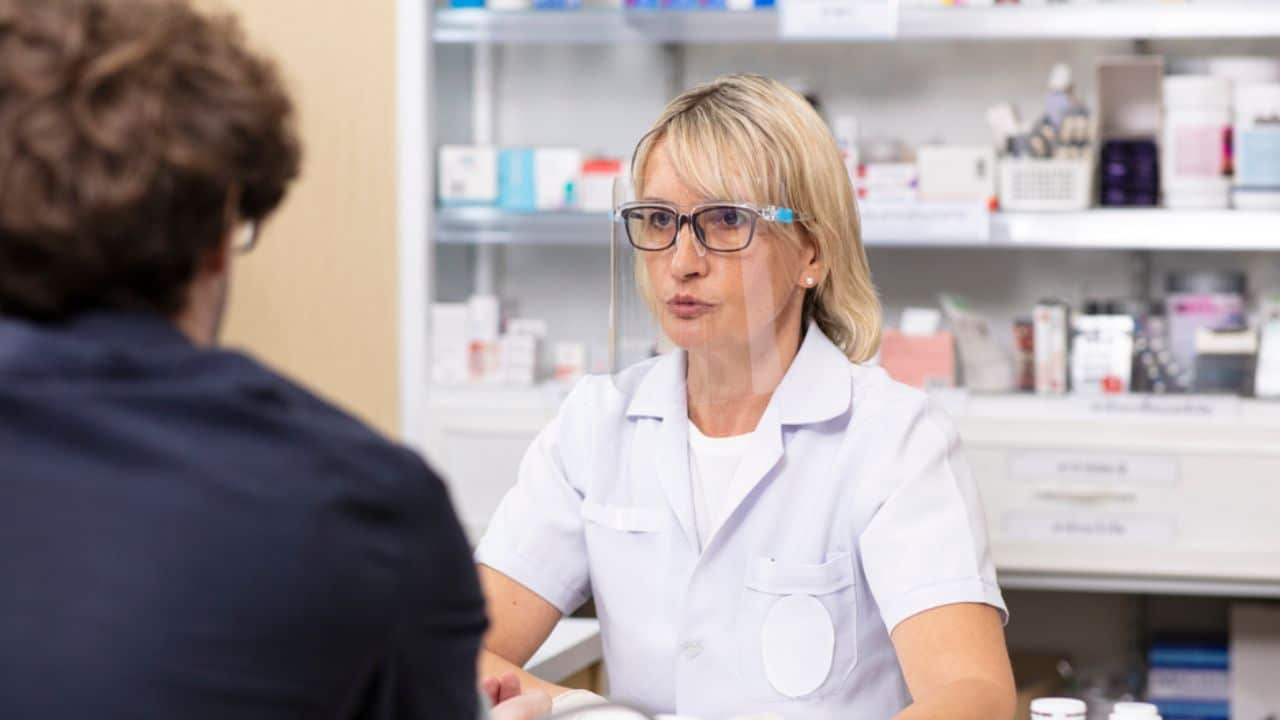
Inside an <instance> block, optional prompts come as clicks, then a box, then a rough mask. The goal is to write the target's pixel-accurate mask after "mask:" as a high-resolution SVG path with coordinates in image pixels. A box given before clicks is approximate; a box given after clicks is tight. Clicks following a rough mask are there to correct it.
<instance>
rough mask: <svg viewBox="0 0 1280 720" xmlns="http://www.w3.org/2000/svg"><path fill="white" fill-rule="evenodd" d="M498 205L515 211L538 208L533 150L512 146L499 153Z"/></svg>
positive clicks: (527, 210) (530, 210)
mask: <svg viewBox="0 0 1280 720" xmlns="http://www.w3.org/2000/svg"><path fill="white" fill-rule="evenodd" d="M498 205H499V206H500V207H501V208H502V209H503V210H510V211H514V212H532V211H534V210H537V209H538V198H537V184H536V180H535V176H534V152H533V150H530V149H526V148H511V149H506V150H503V151H502V152H501V153H499V154H498Z"/></svg>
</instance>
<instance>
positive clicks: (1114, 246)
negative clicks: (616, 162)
mask: <svg viewBox="0 0 1280 720" xmlns="http://www.w3.org/2000/svg"><path fill="white" fill-rule="evenodd" d="M922 207H923V206H922ZM864 215H866V216H867V221H866V222H865V224H864V228H865V237H864V240H865V243H866V245H867V246H868V247H901V248H913V247H914V248H937V247H959V248H993V249H1018V248H1025V249H1077V250H1078V249H1095V250H1188V251H1280V212H1250V211H1236V210H1214V211H1180V210H1159V209H1152V210H1089V211H1084V212H1072V213H996V214H994V215H992V216H991V220H990V228H989V230H988V232H986V233H985V234H980V233H975V232H973V231H972V230H971V229H970V230H966V232H965V233H964V234H963V235H952V234H949V233H947V232H946V231H945V230H938V229H937V228H938V225H939V224H938V223H937V222H936V219H935V220H934V221H932V222H929V223H928V224H927V225H925V224H923V223H922V224H921V225H920V227H929V228H932V229H928V230H925V231H923V232H922V233H921V234H910V235H909V234H908V233H906V232H904V231H902V230H901V226H902V222H895V223H893V224H892V225H887V224H877V222H875V221H874V220H875V218H876V217H879V216H872V215H869V214H866V213H864ZM922 220H928V218H926V217H922ZM960 226H961V225H960V224H956V225H954V226H953V227H960ZM943 227H945V224H944V225H943ZM965 227H968V226H967V225H966V226H965ZM609 232H610V227H609V215H608V213H581V212H556V213H511V212H504V211H502V210H497V209H494V208H444V209H441V210H440V211H439V212H437V214H436V240H437V241H438V242H441V243H445V244H460V245H548V246H597V247H600V248H607V247H608V246H609Z"/></svg>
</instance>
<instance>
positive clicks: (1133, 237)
mask: <svg viewBox="0 0 1280 720" xmlns="http://www.w3.org/2000/svg"><path fill="white" fill-rule="evenodd" d="M989 245H991V246H994V247H1000V248H1061V249H1098V250H1192V251H1280V212H1255V211H1241V210H1203V211H1201V210H1162V209H1150V210H1131V209H1125V210H1118V209H1117V210H1106V209H1102V210H1089V211H1085V212H1076V213H1001V214H999V215H996V216H995V217H994V218H993V220H992V223H991V238H990V242H989Z"/></svg>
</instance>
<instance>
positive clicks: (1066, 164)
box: [1000, 158, 1093, 212]
mask: <svg viewBox="0 0 1280 720" xmlns="http://www.w3.org/2000/svg"><path fill="white" fill-rule="evenodd" d="M1092 198H1093V161H1092V160H1036V159H1031V158H1016V159H1015V158H1002V159H1001V160H1000V207H1001V209H1003V210H1009V211H1031V212H1039V211H1063V212H1070V211H1074V210H1086V209H1088V207H1089V205H1090V201H1091V200H1092Z"/></svg>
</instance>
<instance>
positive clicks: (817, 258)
mask: <svg viewBox="0 0 1280 720" xmlns="http://www.w3.org/2000/svg"><path fill="white" fill-rule="evenodd" d="M800 247H801V248H802V251H801V255H800V259H801V261H802V262H803V263H804V277H803V278H802V279H801V284H802V285H804V286H805V287H817V286H818V285H821V284H822V279H823V278H824V277H825V276H826V273H825V271H824V269H823V266H822V265H823V263H822V250H821V248H819V246H818V241H817V240H815V239H814V237H813V235H811V234H810V233H809V231H808V230H804V229H801V230H800ZM810 280H812V282H810Z"/></svg>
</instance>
